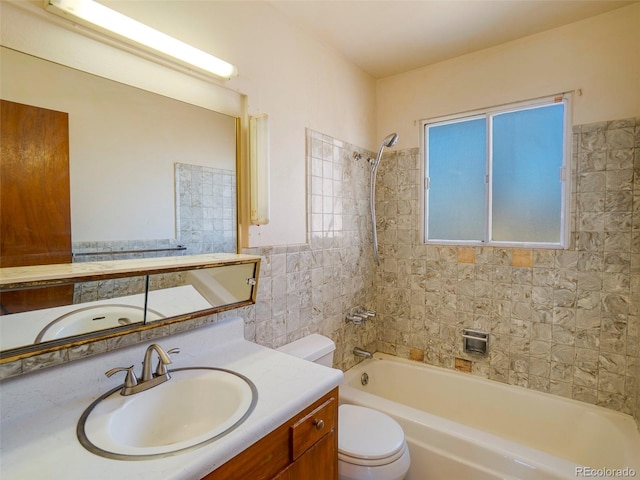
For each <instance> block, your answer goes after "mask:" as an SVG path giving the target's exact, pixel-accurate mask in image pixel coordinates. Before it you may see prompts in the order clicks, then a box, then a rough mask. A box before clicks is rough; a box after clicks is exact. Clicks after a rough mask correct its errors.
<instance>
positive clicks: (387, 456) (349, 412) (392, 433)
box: [278, 334, 411, 480]
mask: <svg viewBox="0 0 640 480" xmlns="http://www.w3.org/2000/svg"><path fill="white" fill-rule="evenodd" d="M278 350H279V351H281V352H283V353H287V354H289V355H294V356H296V357H299V358H303V359H305V360H309V361H311V362H315V363H320V364H322V365H325V366H329V367H330V366H331V364H332V361H333V352H334V350H335V344H334V343H333V341H331V339H329V338H327V337H324V336H322V335H318V334H313V335H309V336H308V337H304V338H301V339H300V340H296V341H295V342H292V343H289V344H287V345H284V346H283V347H280V348H279V349H278ZM410 464H411V461H410V457H409V449H408V447H407V442H406V441H405V438H404V432H403V431H402V427H400V425H399V424H398V423H397V422H396V421H395V420H393V419H392V418H391V417H389V416H388V415H385V414H384V413H382V412H379V411H377V410H373V409H371V408H366V407H361V406H358V405H348V404H343V405H340V406H339V407H338V472H339V478H340V480H402V479H404V478H405V476H406V475H407V472H408V471H409V466H410Z"/></svg>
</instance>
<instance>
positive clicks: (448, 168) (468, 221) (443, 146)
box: [427, 117, 486, 241]
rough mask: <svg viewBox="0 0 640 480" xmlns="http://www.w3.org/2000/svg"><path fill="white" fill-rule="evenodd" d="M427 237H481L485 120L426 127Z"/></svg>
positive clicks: (452, 238) (484, 191)
mask: <svg viewBox="0 0 640 480" xmlns="http://www.w3.org/2000/svg"><path fill="white" fill-rule="evenodd" d="M427 138H428V148H427V165H428V167H427V168H428V175H429V179H430V183H429V190H428V202H429V203H428V205H429V211H428V217H427V218H428V220H427V232H428V238H429V239H430V240H478V241H480V240H483V238H484V230H485V210H486V209H485V195H486V183H485V175H486V120H485V118H484V117H483V118H479V119H473V120H466V121H461V122H456V123H449V124H445V125H436V126H430V127H427Z"/></svg>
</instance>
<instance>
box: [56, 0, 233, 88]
mask: <svg viewBox="0 0 640 480" xmlns="http://www.w3.org/2000/svg"><path fill="white" fill-rule="evenodd" d="M45 6H46V9H47V10H49V11H51V12H53V13H55V14H57V15H60V16H62V17H66V18H70V19H72V20H73V21H75V22H77V23H79V24H82V25H84V26H87V27H89V28H92V29H93V30H97V31H100V32H102V33H106V34H107V35H110V36H114V37H116V38H119V39H120V40H124V41H125V42H127V43H132V44H135V45H136V46H138V47H142V48H144V49H145V50H148V51H151V52H153V53H156V54H158V53H159V54H162V55H164V56H167V57H170V58H171V59H173V60H178V61H179V62H180V63H182V64H184V65H187V66H188V67H196V68H197V69H199V70H201V71H204V72H206V73H211V74H213V75H215V76H217V77H221V78H225V79H229V78H232V77H235V76H236V75H238V70H237V69H236V67H235V66H233V65H231V64H230V63H227V62H225V61H224V60H220V59H219V58H217V57H214V56H213V55H210V54H208V53H206V52H203V51H202V50H199V49H197V48H195V47H192V46H191V45H187V44H186V43H184V42H181V41H180V40H177V39H175V38H173V37H170V36H169V35H166V34H164V33H162V32H159V31H158V30H155V29H153V28H151V27H148V26H147V25H145V24H143V23H140V22H138V21H137V20H134V19H132V18H130V17H127V16H126V15H123V14H121V13H119V12H116V11H115V10H112V9H110V8H108V7H105V6H104V5H102V4H100V3H97V2H94V1H93V0H45Z"/></svg>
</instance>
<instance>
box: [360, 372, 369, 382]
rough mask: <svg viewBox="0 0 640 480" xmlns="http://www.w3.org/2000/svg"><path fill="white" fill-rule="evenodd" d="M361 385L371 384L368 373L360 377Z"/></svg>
mask: <svg viewBox="0 0 640 480" xmlns="http://www.w3.org/2000/svg"><path fill="white" fill-rule="evenodd" d="M360 383H362V385H366V384H367V383H369V375H367V373H366V372H365V373H363V374H362V376H361V377H360Z"/></svg>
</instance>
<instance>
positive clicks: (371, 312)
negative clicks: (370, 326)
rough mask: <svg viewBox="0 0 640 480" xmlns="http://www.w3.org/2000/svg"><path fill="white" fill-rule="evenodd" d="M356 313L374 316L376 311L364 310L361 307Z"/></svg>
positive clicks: (363, 315)
mask: <svg viewBox="0 0 640 480" xmlns="http://www.w3.org/2000/svg"><path fill="white" fill-rule="evenodd" d="M358 315H360V316H362V317H367V318H369V317H375V316H376V311H375V310H366V309H364V308H363V309H362V310H359V311H358Z"/></svg>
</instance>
